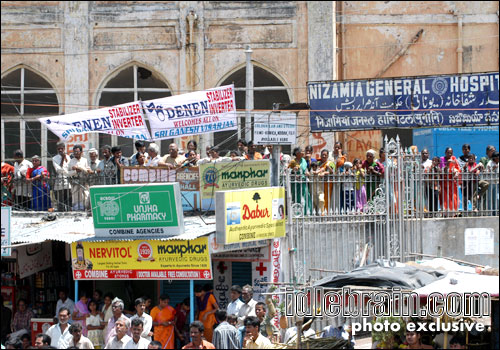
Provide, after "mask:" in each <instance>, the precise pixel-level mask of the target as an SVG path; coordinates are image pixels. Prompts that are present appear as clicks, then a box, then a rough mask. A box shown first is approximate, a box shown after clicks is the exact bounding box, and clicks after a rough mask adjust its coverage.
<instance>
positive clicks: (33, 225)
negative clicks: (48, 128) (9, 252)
mask: <svg viewBox="0 0 500 350" xmlns="http://www.w3.org/2000/svg"><path fill="white" fill-rule="evenodd" d="M12 214H13V215H12V217H11V247H15V246H18V245H23V244H33V243H42V242H45V241H61V242H65V243H68V244H70V243H73V242H76V241H84V240H85V241H98V242H99V241H100V242H104V241H110V240H124V241H131V240H134V239H144V240H151V239H155V240H193V239H196V238H198V237H202V236H206V235H209V234H211V233H215V217H208V218H203V219H202V218H200V216H188V217H185V218H184V228H185V232H184V233H183V234H181V235H178V236H169V237H158V236H140V237H117V238H102V237H95V232H94V223H93V220H92V217H89V216H87V215H86V214H85V213H80V212H71V213H57V214H56V213H40V212H35V213H33V212H13V213H12Z"/></svg>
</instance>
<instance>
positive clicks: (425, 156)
mask: <svg viewBox="0 0 500 350" xmlns="http://www.w3.org/2000/svg"><path fill="white" fill-rule="evenodd" d="M420 154H421V156H422V161H421V162H422V169H427V168H429V167H431V166H432V160H431V159H429V150H428V149H427V148H424V149H423V150H422V152H421V153H420Z"/></svg>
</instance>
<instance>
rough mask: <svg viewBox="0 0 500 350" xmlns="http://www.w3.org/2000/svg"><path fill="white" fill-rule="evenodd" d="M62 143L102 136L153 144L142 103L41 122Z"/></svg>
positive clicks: (50, 118)
mask: <svg viewBox="0 0 500 350" xmlns="http://www.w3.org/2000/svg"><path fill="white" fill-rule="evenodd" d="M39 120H40V123H44V124H45V125H46V126H47V128H49V130H50V131H52V132H53V133H54V134H56V135H57V136H59V138H60V139H61V141H65V142H67V141H69V140H70V138H71V136H72V135H77V134H84V133H87V132H100V133H105V134H111V135H116V136H122V137H127V138H131V139H137V140H150V139H151V137H150V136H149V131H148V129H147V127H146V123H145V120H144V116H143V114H142V108H141V104H140V102H131V103H126V104H122V105H117V106H113V107H107V108H101V109H94V110H91V111H85V112H79V113H73V114H66V115H58V116H54V117H48V118H40V119H39Z"/></svg>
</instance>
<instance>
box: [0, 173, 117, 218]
mask: <svg viewBox="0 0 500 350" xmlns="http://www.w3.org/2000/svg"><path fill="white" fill-rule="evenodd" d="M116 183H117V177H116V176H110V175H109V174H107V175H106V176H104V175H102V176H101V175H98V174H81V175H80V176H75V177H71V176H64V175H58V176H55V177H49V178H44V179H42V180H36V181H30V179H26V178H25V177H20V178H14V179H11V180H10V181H5V182H2V205H8V206H12V208H13V209H14V210H24V211H48V210H54V211H60V212H62V211H84V210H90V200H89V188H90V186H95V185H111V184H116Z"/></svg>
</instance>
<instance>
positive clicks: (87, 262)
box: [71, 237, 212, 280]
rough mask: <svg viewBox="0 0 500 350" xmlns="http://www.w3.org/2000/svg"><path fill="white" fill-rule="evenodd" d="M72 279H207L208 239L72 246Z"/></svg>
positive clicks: (74, 244)
mask: <svg viewBox="0 0 500 350" xmlns="http://www.w3.org/2000/svg"><path fill="white" fill-rule="evenodd" d="M71 256H72V267H73V278H74V279H75V280H104V279H106V280H118V279H125V280H130V279H136V280H140V279H144V280H157V279H169V280H210V279H212V265H211V261H210V252H209V245H208V238H207V237H200V238H197V239H195V240H191V241H176V240H170V241H155V240H153V241H152V240H142V241H141V240H135V241H107V242H85V241H84V242H75V243H72V244H71Z"/></svg>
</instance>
